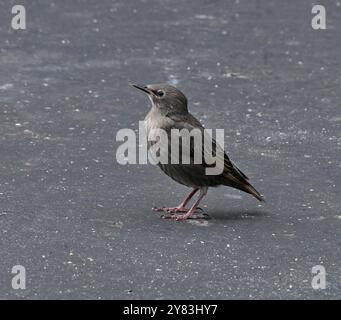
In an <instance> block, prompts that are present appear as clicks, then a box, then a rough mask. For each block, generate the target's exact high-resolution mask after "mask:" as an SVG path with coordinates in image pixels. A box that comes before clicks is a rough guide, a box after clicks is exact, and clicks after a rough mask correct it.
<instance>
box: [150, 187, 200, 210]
mask: <svg viewBox="0 0 341 320" xmlns="http://www.w3.org/2000/svg"><path fill="white" fill-rule="evenodd" d="M198 190H199V189H198V188H197V189H193V190H192V191H191V193H190V194H189V195H188V196H187V198H186V199H185V200H184V201H182V202H181V203H180V204H179V205H178V206H177V207H174V208H153V210H155V211H166V212H169V213H175V212H187V209H186V205H187V203H188V202H189V201H190V200H191V199H192V198H193V196H194V195H195V194H196V193H197V191H198Z"/></svg>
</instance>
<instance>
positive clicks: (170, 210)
mask: <svg viewBox="0 0 341 320" xmlns="http://www.w3.org/2000/svg"><path fill="white" fill-rule="evenodd" d="M152 210H153V211H156V212H167V213H182V212H187V211H188V209H186V208H183V207H174V208H166V207H163V208H156V207H154V208H152Z"/></svg>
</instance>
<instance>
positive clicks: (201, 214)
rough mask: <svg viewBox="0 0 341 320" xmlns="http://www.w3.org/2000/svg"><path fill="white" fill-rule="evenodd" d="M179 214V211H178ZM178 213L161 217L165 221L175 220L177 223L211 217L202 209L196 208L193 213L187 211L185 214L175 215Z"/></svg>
mask: <svg viewBox="0 0 341 320" xmlns="http://www.w3.org/2000/svg"><path fill="white" fill-rule="evenodd" d="M178 212H179V211H178ZM175 213H176V212H173V213H170V212H169V214H165V215H163V216H161V217H162V218H163V219H174V220H176V221H183V220H187V219H210V216H209V215H208V214H207V213H205V212H204V210H203V209H201V208H199V207H198V208H196V209H195V210H193V211H192V212H191V210H189V211H187V212H186V213H185V214H180V215H179V214H175Z"/></svg>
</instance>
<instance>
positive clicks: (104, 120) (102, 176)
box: [0, 0, 341, 299]
mask: <svg viewBox="0 0 341 320" xmlns="http://www.w3.org/2000/svg"><path fill="white" fill-rule="evenodd" d="M14 4H17V2H16V1H8V0H4V1H1V3H0V43H1V45H0V155H1V158H0V299H240V298H244V299H271V298H273V299H339V298H340V296H341V267H340V260H341V253H340V245H341V238H340V230H341V212H340V211H341V210H340V207H341V187H340V180H341V176H340V169H341V164H340V158H341V157H340V144H341V140H340V132H341V130H340V124H341V112H340V110H341V108H340V103H341V91H340V86H341V68H340V65H341V3H340V1H339V0H330V1H319V4H324V5H325V7H326V12H327V30H313V29H312V27H311V19H312V17H313V15H312V14H311V8H312V5H313V2H312V1H306V0H303V1H297V0H296V1H294V0H290V1H280V0H277V1H269V0H259V1H253V0H250V1H246V0H240V1H237V0H236V1H222V0H220V1H208V0H195V1H194V0H189V1H188V0H187V1H185V0H163V1H156V0H154V1H123V0H121V1H109V0H101V1H95V0H93V1H91V0H73V1H66V0H60V1H57V0H56V1H53V2H51V1H43V0H35V1H29V0H26V1H21V3H20V4H23V5H25V7H26V13H27V30H24V31H23V30H19V31H15V30H13V29H12V28H11V18H12V14H11V8H12V6H13V5H14ZM128 81H136V82H139V83H158V82H169V83H171V84H174V85H176V86H177V87H179V88H180V89H181V90H182V91H184V92H185V93H186V95H187V96H188V98H189V108H190V111H191V112H192V113H193V114H194V115H195V116H196V117H197V118H198V119H200V120H201V121H202V122H203V123H204V124H205V126H206V127H207V128H220V129H225V148H226V150H227V151H228V153H229V155H230V157H231V159H232V160H233V161H234V162H236V164H237V165H238V166H239V167H240V168H241V170H243V171H245V173H246V174H247V175H248V176H249V177H250V178H251V181H252V183H253V184H254V185H255V186H256V188H257V189H259V190H260V191H261V192H262V193H263V194H264V195H265V197H266V200H267V202H266V203H265V204H260V203H259V202H257V200H255V199H254V198H252V197H251V196H249V195H247V194H245V193H241V192H239V191H236V190H233V189H230V188H227V187H221V188H217V189H210V190H209V193H208V195H207V197H206V199H205V200H204V203H203V204H204V206H203V208H204V209H205V211H206V212H207V213H208V214H209V215H210V216H211V219H210V220H205V221H195V220H192V221H187V222H175V221H170V220H164V219H160V217H159V215H158V214H156V213H154V212H152V211H151V208H152V207H153V206H166V205H167V206H174V205H176V204H178V203H179V202H180V201H181V200H182V198H183V197H184V195H185V194H186V193H187V192H188V191H189V190H188V189H187V188H186V187H184V186H181V185H178V184H177V183H175V182H173V181H172V180H170V179H169V178H168V177H167V176H165V175H163V173H162V172H161V171H160V170H159V169H158V168H157V167H154V166H152V165H127V166H121V165H119V164H118V163H117V161H116V157H115V154H116V150H117V147H118V146H119V145H120V143H119V142H116V139H115V137H116V133H117V131H118V130H119V129H121V128H131V129H133V130H137V129H138V122H139V120H142V119H143V118H144V116H145V114H146V113H147V112H148V109H149V101H148V100H147V98H146V97H145V96H144V95H142V94H141V93H140V92H138V91H137V90H134V89H133V88H131V87H130V86H129V85H128ZM14 265H23V266H24V267H25V268H26V278H27V283H26V289H25V290H20V289H19V290H14V289H13V288H12V287H11V279H12V277H13V274H11V269H12V267H13V266H14ZM315 265H323V266H324V267H325V270H326V272H327V275H326V280H327V286H326V289H324V290H323V289H320V290H314V289H313V288H312V286H311V281H312V279H313V276H314V274H313V273H312V267H313V266H315Z"/></svg>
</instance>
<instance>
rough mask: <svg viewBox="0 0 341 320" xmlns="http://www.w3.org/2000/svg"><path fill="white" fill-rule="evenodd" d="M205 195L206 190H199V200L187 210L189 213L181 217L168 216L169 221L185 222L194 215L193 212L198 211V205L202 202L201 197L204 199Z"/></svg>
mask: <svg viewBox="0 0 341 320" xmlns="http://www.w3.org/2000/svg"><path fill="white" fill-rule="evenodd" d="M206 194H207V188H202V189H200V195H199V198H198V200H197V201H196V202H195V203H194V204H193V206H192V207H191V209H189V211H188V212H187V213H185V214H183V215H178V216H176V215H174V216H170V217H169V218H171V219H175V220H177V221H178V220H186V219H188V218H190V217H191V216H192V215H193V214H194V213H195V211H196V210H197V209H198V205H199V203H200V201H201V200H202V198H203V197H205V196H206Z"/></svg>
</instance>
